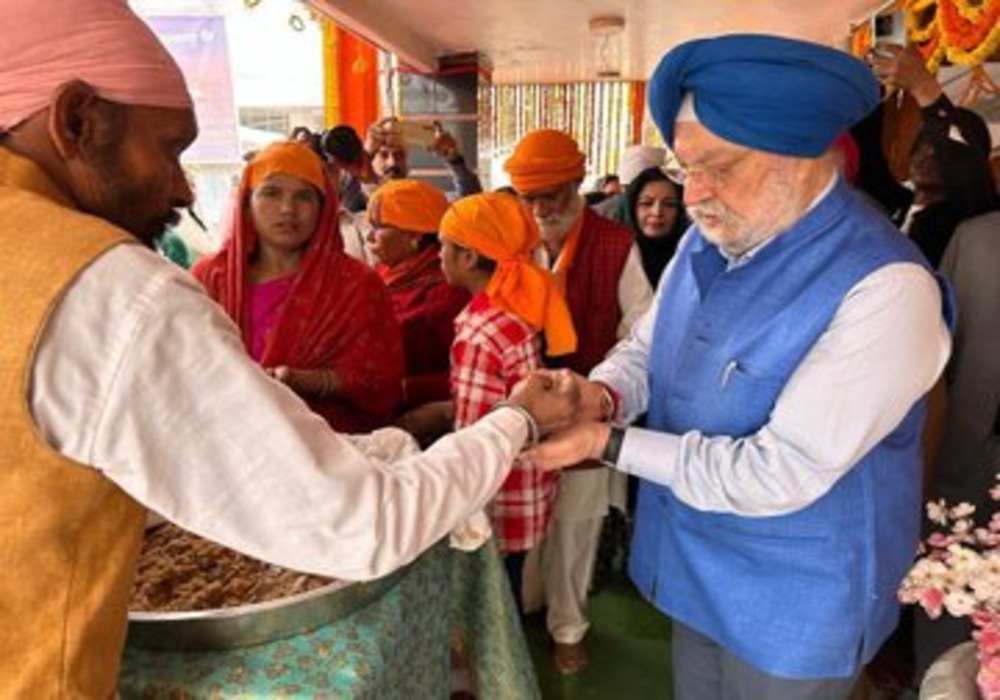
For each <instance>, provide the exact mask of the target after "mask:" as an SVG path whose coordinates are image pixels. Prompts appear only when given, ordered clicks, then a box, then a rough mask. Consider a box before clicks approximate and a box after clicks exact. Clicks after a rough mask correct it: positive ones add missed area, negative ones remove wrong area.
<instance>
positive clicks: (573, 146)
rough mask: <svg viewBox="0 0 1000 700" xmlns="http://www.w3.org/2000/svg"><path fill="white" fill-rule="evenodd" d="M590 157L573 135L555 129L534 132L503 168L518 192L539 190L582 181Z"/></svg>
mask: <svg viewBox="0 0 1000 700" xmlns="http://www.w3.org/2000/svg"><path fill="white" fill-rule="evenodd" d="M585 160H586V156H585V155H584V154H583V153H581V152H580V147H579V146H578V145H577V143H576V141H574V140H573V137H572V136H570V135H569V134H566V133H563V132H562V131H556V130H554V129H538V130H537V131H531V132H529V133H528V134H526V135H525V137H524V138H523V139H521V140H520V141H519V142H518V144H517V146H516V147H515V148H514V153H513V154H512V155H511V157H510V158H508V159H507V162H506V163H504V164H503V169H504V170H506V171H507V172H508V173H509V174H510V184H511V185H513V186H514V189H515V190H517V191H518V192H537V191H538V190H544V189H547V188H549V187H556V186H557V185H565V184H567V183H569V182H574V181H576V180H582V179H583V176H584V174H585V173H586V170H585V169H584V167H583V163H584V161H585Z"/></svg>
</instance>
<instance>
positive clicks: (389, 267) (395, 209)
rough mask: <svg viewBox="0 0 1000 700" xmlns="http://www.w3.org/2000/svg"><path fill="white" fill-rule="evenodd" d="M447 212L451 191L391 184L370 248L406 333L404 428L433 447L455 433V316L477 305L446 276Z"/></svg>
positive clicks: (382, 197)
mask: <svg viewBox="0 0 1000 700" xmlns="http://www.w3.org/2000/svg"><path fill="white" fill-rule="evenodd" d="M447 209H448V200H447V198H446V197H445V195H444V192H442V191H441V190H439V189H437V188H436V187H432V186H431V185H428V184H425V183H423V182H418V181H416V180H392V181H390V182H387V183H386V184H384V185H382V186H381V187H380V188H379V189H378V190H376V191H375V193H374V194H373V195H372V198H371V200H370V201H369V204H368V216H369V219H370V220H371V223H372V226H371V230H370V231H369V233H368V247H369V250H370V251H371V252H372V253H373V255H374V256H375V257H376V258H377V259H378V260H379V263H378V264H377V265H376V266H375V269H376V270H377V271H378V273H379V275H380V276H381V277H382V281H383V282H385V284H386V287H388V289H389V296H390V298H391V299H392V305H393V308H395V310H396V318H397V319H398V320H399V323H400V326H401V327H402V331H403V349H404V351H405V353H406V374H405V376H404V377H403V409H404V410H405V411H408V412H407V413H406V414H405V415H404V416H403V417H402V418H401V419H400V420H399V422H398V424H399V425H400V426H401V427H403V428H405V429H406V430H408V431H409V432H411V433H413V434H414V435H415V436H416V437H417V438H418V439H420V440H421V441H422V442H424V443H425V444H426V443H427V442H430V441H431V440H433V439H434V438H436V437H438V436H440V435H441V434H442V433H444V432H447V431H448V430H450V429H451V425H452V418H453V417H452V412H451V402H450V400H449V399H450V395H449V390H448V352H449V349H450V348H451V343H452V340H454V338H455V329H454V320H455V316H457V315H458V312H459V311H461V310H462V307H464V306H465V305H466V304H467V303H468V301H469V294H468V292H466V291H465V290H464V289H461V288H459V287H453V286H451V285H449V284H448V283H447V282H446V281H445V279H444V276H443V275H442V273H441V264H440V260H439V259H438V255H439V252H440V246H439V245H438V240H437V232H438V226H439V224H440V223H441V217H442V216H444V213H445V211H446V210H447Z"/></svg>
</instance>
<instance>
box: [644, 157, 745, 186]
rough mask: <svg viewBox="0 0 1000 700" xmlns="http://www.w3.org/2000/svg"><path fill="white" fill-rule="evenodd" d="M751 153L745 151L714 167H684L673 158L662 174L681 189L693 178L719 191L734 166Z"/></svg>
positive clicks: (724, 184) (730, 174)
mask: <svg viewBox="0 0 1000 700" xmlns="http://www.w3.org/2000/svg"><path fill="white" fill-rule="evenodd" d="M751 153H753V151H752V150H750V149H747V150H745V151H743V153H741V154H740V155H738V156H736V157H735V158H733V159H732V160H730V161H729V162H728V163H725V164H723V165H715V166H700V165H684V163H682V162H681V161H680V159H678V158H677V157H676V156H675V157H674V160H673V162H671V163H670V164H668V165H666V166H664V167H663V174H664V175H666V176H667V177H668V178H670V180H671V181H672V182H674V183H675V184H678V185H680V186H681V187H684V186H685V185H687V184H688V183H689V182H690V181H691V180H692V179H693V178H701V179H702V182H703V183H704V184H706V185H708V186H709V187H711V188H712V189H719V188H721V187H725V186H726V184H727V183H728V182H729V180H730V178H731V177H732V174H733V170H734V169H735V168H736V166H738V165H739V164H740V163H741V162H742V161H744V160H746V158H747V157H748V156H749V155H750V154H751Z"/></svg>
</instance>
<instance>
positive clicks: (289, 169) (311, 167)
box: [244, 141, 327, 194]
mask: <svg viewBox="0 0 1000 700" xmlns="http://www.w3.org/2000/svg"><path fill="white" fill-rule="evenodd" d="M277 173H281V174H282V175H291V176H292V177H297V178H298V179H300V180H305V181H306V182H308V183H309V184H310V185H312V186H313V187H315V188H316V189H318V190H319V191H320V192H321V193H324V194H325V193H326V179H327V178H326V171H325V170H324V169H323V163H322V161H320V159H319V156H317V155H316V154H315V153H314V152H313V150H312V149H311V148H309V146H307V145H306V144H305V143H304V142H302V141H277V142H275V143H272V144H271V145H270V146H268V147H267V148H265V149H264V150H262V151H261V152H260V153H258V154H257V155H255V156H254V158H253V160H251V161H250V164H249V165H248V166H247V169H246V173H245V174H244V179H245V181H246V183H247V185H248V186H249V187H250V188H251V189H252V188H254V187H256V186H257V185H259V184H260V183H261V182H263V181H264V180H266V179H267V178H268V177H270V176H271V175H274V174H277Z"/></svg>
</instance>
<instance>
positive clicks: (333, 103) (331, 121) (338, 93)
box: [320, 19, 379, 134]
mask: <svg viewBox="0 0 1000 700" xmlns="http://www.w3.org/2000/svg"><path fill="white" fill-rule="evenodd" d="M320 27H321V28H322V30H323V83H324V89H323V96H324V110H323V118H324V121H325V123H326V124H327V125H328V126H333V125H336V124H347V125H348V126H351V127H353V128H354V130H355V131H356V132H358V133H359V134H363V133H365V129H367V128H368V125H369V124H371V123H372V122H374V121H375V120H377V119H378V116H379V113H378V109H379V88H378V50H377V49H376V48H375V47H374V46H372V45H371V44H370V43H368V42H367V41H365V40H364V39H362V38H360V37H358V36H357V35H355V34H352V33H351V32H349V31H347V30H345V29H344V28H342V27H339V26H338V25H337V24H335V23H334V22H332V21H330V20H329V19H323V20H321V22H320Z"/></svg>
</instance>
